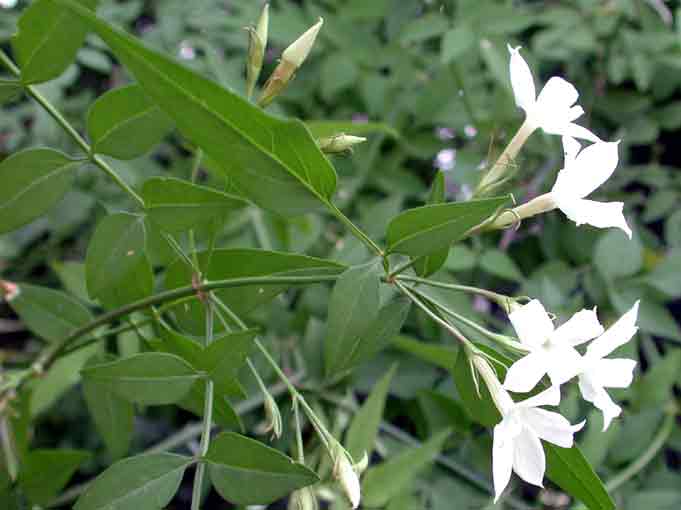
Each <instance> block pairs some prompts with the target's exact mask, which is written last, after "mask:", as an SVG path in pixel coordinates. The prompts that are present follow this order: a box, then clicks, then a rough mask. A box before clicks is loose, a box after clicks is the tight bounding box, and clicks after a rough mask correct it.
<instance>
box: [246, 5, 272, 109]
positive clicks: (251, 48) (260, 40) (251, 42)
mask: <svg viewBox="0 0 681 510" xmlns="http://www.w3.org/2000/svg"><path fill="white" fill-rule="evenodd" d="M269 7H270V6H269V4H265V6H264V7H263V9H262V14H260V19H259V20H258V24H257V25H256V27H255V28H253V27H247V28H246V30H247V31H248V62H247V63H246V93H247V95H248V97H249V98H250V97H251V96H252V95H253V89H254V88H255V84H256V82H257V81H258V77H259V76H260V71H261V69H262V62H263V58H264V56H265V48H266V47H267V30H268V26H269Z"/></svg>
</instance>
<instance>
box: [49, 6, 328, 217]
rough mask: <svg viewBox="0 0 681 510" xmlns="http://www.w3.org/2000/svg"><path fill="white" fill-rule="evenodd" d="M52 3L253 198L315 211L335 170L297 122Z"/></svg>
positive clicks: (285, 211)
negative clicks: (93, 35) (88, 32)
mask: <svg viewBox="0 0 681 510" xmlns="http://www.w3.org/2000/svg"><path fill="white" fill-rule="evenodd" d="M59 4H61V5H67V6H68V7H69V8H70V9H71V11H72V12H73V14H75V15H76V16H77V17H78V18H79V19H80V20H82V21H84V22H85V23H87V24H88V26H89V27H90V28H91V29H93V30H94V31H96V32H97V34H98V35H99V36H100V37H101V38H102V39H104V41H105V42H106V43H107V44H108V46H109V47H110V48H111V50H112V51H113V52H114V53H115V55H116V56H117V57H118V58H119V60H120V61H121V63H122V64H123V65H125V67H126V68H127V69H128V70H129V71H130V72H131V73H132V74H133V75H134V76H135V78H136V79H137V81H138V82H139V84H140V86H141V87H142V89H143V90H144V92H145V93H146V94H147V95H148V96H149V97H150V98H151V99H152V100H153V101H154V102H156V104H157V105H158V106H159V107H160V108H161V110H163V111H164V112H165V113H166V114H168V116H170V117H171V118H172V119H173V120H174V121H175V124H176V125H177V127H178V129H179V130H180V132H181V133H182V134H184V135H185V136H186V137H187V138H189V139H190V140H191V141H192V142H193V143H194V144H195V145H197V146H199V147H201V148H202V149H203V150H204V151H205V152H206V154H207V155H208V156H210V157H211V158H212V159H213V160H214V161H215V162H216V163H218V164H219V165H220V167H221V169H222V170H223V171H224V172H225V173H226V174H227V175H228V176H229V177H230V179H232V181H233V183H234V184H235V185H236V187H237V188H239V189H240V190H241V191H242V192H243V193H244V194H246V195H247V196H248V197H250V198H251V199H252V200H253V201H254V202H255V203H256V204H258V205H259V206H261V207H263V208H266V209H270V210H272V211H274V212H277V213H279V214H282V215H285V216H289V215H298V214H303V213H305V212H309V211H311V210H316V209H319V208H320V206H323V205H324V204H325V203H327V202H328V201H329V200H330V199H331V195H332V194H333V192H334V190H335V189H336V173H335V171H334V169H333V167H332V166H331V164H330V163H329V162H328V160H327V159H326V158H325V157H324V155H323V154H322V153H321V151H320V150H319V148H318V147H317V144H316V142H315V141H314V139H313V138H312V136H311V135H310V132H309V131H308V129H307V128H306V127H305V125H304V124H303V123H302V122H300V121H298V120H292V121H287V120H281V119H278V118H276V117H273V116H270V115H269V114H267V113H265V112H264V111H262V109H260V108H258V107H256V106H254V105H252V104H251V103H249V102H248V101H246V100H244V99H242V98H241V97H239V96H237V95H236V94H234V93H233V92H231V91H229V90H227V89H225V88H223V87H221V86H220V85H218V84H217V83H215V82H212V81H210V80H208V79H206V78H204V77H203V76H201V75H199V74H197V73H195V72H193V71H191V70H189V69H187V68H186V67H183V66H182V65H180V64H178V63H177V62H175V61H174V60H172V59H171V58H168V57H167V56H166V55H164V54H163V53H159V52H157V51H155V50H151V49H149V48H146V47H145V46H143V45H142V44H141V43H140V42H139V41H138V40H137V39H136V38H134V37H131V36H129V35H128V34H126V33H125V32H123V31H121V30H118V29H115V28H112V27H111V26H109V25H108V24H106V23H105V22H103V21H101V20H99V19H97V18H96V17H95V16H94V15H93V14H92V13H91V12H90V11H88V10H87V9H84V8H83V7H82V6H80V5H78V4H77V3H76V2H75V1H74V0H59Z"/></svg>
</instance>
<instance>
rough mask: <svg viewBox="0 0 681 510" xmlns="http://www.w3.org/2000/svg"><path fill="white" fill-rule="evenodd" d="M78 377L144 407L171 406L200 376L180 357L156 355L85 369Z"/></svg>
mask: <svg viewBox="0 0 681 510" xmlns="http://www.w3.org/2000/svg"><path fill="white" fill-rule="evenodd" d="M82 374H83V378H85V379H90V380H91V381H94V382H96V383H98V384H102V385H104V386H106V387H107V388H108V389H110V390H111V391H113V392H114V393H116V394H117V395H119V396H120V397H122V398H124V399H126V400H128V401H129V402H135V403H139V404H145V405H164V404H173V403H175V402H177V401H178V400H181V399H182V398H183V397H184V396H185V395H187V393H188V392H189V390H190V389H191V387H192V385H193V384H194V383H195V382H196V381H197V380H198V379H199V378H200V377H201V374H199V373H198V372H197V371H196V370H194V368H192V366H191V365H189V364H188V363H187V362H186V361H184V360H183V359H182V358H180V357H178V356H174V355H172V354H166V353H160V352H147V353H143V354H136V355H135V356H131V357H129V358H125V359H121V360H118V361H114V362H111V363H102V364H98V365H94V366H90V367H86V368H84V369H83V370H82Z"/></svg>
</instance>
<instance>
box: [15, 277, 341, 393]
mask: <svg viewBox="0 0 681 510" xmlns="http://www.w3.org/2000/svg"><path fill="white" fill-rule="evenodd" d="M337 278H338V277H337V276H336V275H320V276H253V277H244V278H232V279H228V280H216V281H212V282H206V283H202V284H201V285H196V286H193V285H189V286H186V287H179V288H177V289H173V290H167V291H164V292H159V293H158V294H155V295H153V296H150V297H148V298H145V299H140V300H139V301H135V302H133V303H129V304H127V305H125V306H122V307H121V308H117V309H116V310H112V311H110V312H107V313H105V314H102V315H100V316H99V317H98V318H96V319H95V320H93V321H91V322H89V323H87V324H85V325H83V326H81V327H79V328H77V329H75V330H74V331H73V332H71V334H69V335H68V336H67V337H65V338H64V339H62V340H60V341H58V342H54V343H52V344H49V346H48V347H47V348H46V349H45V350H44V351H43V352H42V353H41V354H40V356H39V357H38V359H37V360H36V361H35V362H34V363H33V369H32V370H26V371H25V373H24V375H23V377H21V378H20V379H19V381H18V383H17V386H18V385H21V384H23V383H24V382H26V380H28V379H29V378H31V377H32V376H34V375H37V374H41V373H43V371H44V370H45V369H46V368H48V367H49V366H50V365H51V364H52V363H53V362H54V361H55V360H56V359H57V357H58V356H59V355H60V354H61V353H62V352H63V351H64V349H65V348H66V347H67V346H68V345H69V344H70V343H71V342H73V341H74V340H77V339H78V338H80V337H81V336H84V335H86V334H88V333H90V332H92V331H94V330H96V329H97V328H99V327H100V326H103V325H105V324H108V323H109V322H112V321H115V320H117V319H120V318H121V317H125V316H126V315H129V314H131V313H132V312H136V311H137V310H142V309H145V308H149V307H151V306H154V305H157V304H160V303H164V302H166V301H173V300H176V299H181V298H185V297H188V296H193V295H196V294H197V293H198V292H210V291H212V290H217V289H225V288H235V287H246V286H250V285H263V286H264V285H282V284H286V285H303V284H311V283H321V282H332V281H335V280H336V279H337Z"/></svg>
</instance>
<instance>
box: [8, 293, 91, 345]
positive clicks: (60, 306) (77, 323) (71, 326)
mask: <svg viewBox="0 0 681 510" xmlns="http://www.w3.org/2000/svg"><path fill="white" fill-rule="evenodd" d="M8 302H9V305H10V306H11V307H12V309H13V310H14V311H15V312H16V314H17V315H18V316H19V317H20V318H21V320H22V322H23V323H24V324H25V325H26V327H27V328H28V329H30V330H31V331H32V332H33V333H35V334H36V335H38V336H39V337H41V338H44V339H45V340H48V341H50V342H57V341H59V340H63V339H64V338H66V337H67V336H68V335H69V334H71V333H72V332H73V331H74V330H75V329H77V328H79V327H81V326H83V325H84V324H87V323H88V322H91V321H92V320H93V319H94V317H93V316H92V313H90V311H89V310H88V309H87V308H85V307H84V306H83V305H82V304H80V302H79V301H77V300H76V299H75V298H73V297H71V296H69V295H68V294H65V293H64V292H61V291H59V290H54V289H48V288H47V287H38V286H37V285H29V284H25V283H22V284H19V293H18V294H17V295H16V297H14V298H12V299H8Z"/></svg>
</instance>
